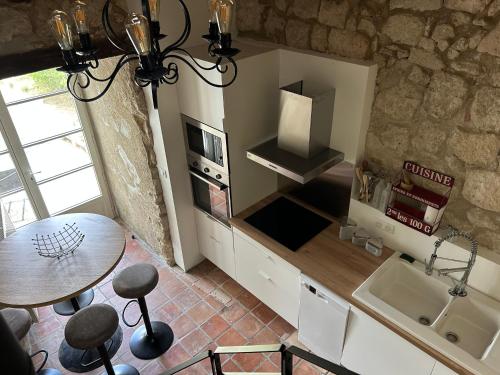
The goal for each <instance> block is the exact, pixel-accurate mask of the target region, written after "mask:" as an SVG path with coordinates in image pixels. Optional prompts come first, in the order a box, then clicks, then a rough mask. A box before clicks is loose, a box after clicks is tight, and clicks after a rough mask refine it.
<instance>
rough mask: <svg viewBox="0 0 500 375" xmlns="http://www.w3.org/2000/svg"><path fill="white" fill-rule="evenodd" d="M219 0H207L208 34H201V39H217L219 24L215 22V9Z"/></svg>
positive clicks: (214, 40)
mask: <svg viewBox="0 0 500 375" xmlns="http://www.w3.org/2000/svg"><path fill="white" fill-rule="evenodd" d="M218 9H219V0H208V34H205V35H203V39H206V40H208V41H209V42H211V43H215V42H218V41H219V24H218V23H217V11H218Z"/></svg>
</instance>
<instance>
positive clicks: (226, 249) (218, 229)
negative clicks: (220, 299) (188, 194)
mask: <svg viewBox="0 0 500 375" xmlns="http://www.w3.org/2000/svg"><path fill="white" fill-rule="evenodd" d="M195 219H196V226H197V232H198V245H199V247H200V252H201V253H202V254H203V255H204V256H205V257H206V258H207V259H208V260H210V261H211V262H212V263H213V264H215V265H216V266H217V267H219V268H220V269H221V270H222V271H224V272H225V273H227V274H228V275H229V276H230V277H232V278H233V279H234V278H235V277H236V274H235V265H234V247H233V232H232V231H231V229H229V228H227V227H225V226H224V225H222V224H221V223H219V222H217V221H215V220H213V219H212V218H210V217H209V216H207V214H205V213H204V212H202V211H200V210H198V209H195Z"/></svg>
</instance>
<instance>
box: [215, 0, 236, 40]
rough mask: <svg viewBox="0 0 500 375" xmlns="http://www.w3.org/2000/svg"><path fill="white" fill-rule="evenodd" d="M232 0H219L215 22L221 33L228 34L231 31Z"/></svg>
mask: <svg viewBox="0 0 500 375" xmlns="http://www.w3.org/2000/svg"><path fill="white" fill-rule="evenodd" d="M233 5H234V3H233V1H232V0H219V7H218V9H217V22H218V24H219V31H220V33H221V34H229V33H230V32H231V19H232V17H233Z"/></svg>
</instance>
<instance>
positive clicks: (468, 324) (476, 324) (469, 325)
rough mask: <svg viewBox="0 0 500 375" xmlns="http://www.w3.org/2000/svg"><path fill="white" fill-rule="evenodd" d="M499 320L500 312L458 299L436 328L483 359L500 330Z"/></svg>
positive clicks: (470, 301) (450, 339)
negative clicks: (499, 313)
mask: <svg viewBox="0 0 500 375" xmlns="http://www.w3.org/2000/svg"><path fill="white" fill-rule="evenodd" d="M499 318H500V316H499V315H498V311H496V310H494V309H492V308H491V307H489V306H487V305H485V304H482V303H480V302H479V301H476V300H472V299H470V298H457V299H455V300H454V301H453V303H451V305H450V308H449V309H448V310H447V311H446V313H445V314H444V315H443V317H442V319H440V321H439V323H438V324H437V325H436V331H437V332H438V334H440V335H441V336H443V337H444V338H446V339H447V340H449V341H451V342H454V343H455V345H457V346H458V347H460V348H462V349H463V350H465V351H466V352H468V353H470V354H471V355H472V356H474V357H475V358H477V359H481V358H483V356H485V354H486V349H487V348H488V347H489V346H490V345H491V344H492V343H493V339H494V338H495V336H496V333H497V332H498V330H499V329H500V327H499V323H500V322H499Z"/></svg>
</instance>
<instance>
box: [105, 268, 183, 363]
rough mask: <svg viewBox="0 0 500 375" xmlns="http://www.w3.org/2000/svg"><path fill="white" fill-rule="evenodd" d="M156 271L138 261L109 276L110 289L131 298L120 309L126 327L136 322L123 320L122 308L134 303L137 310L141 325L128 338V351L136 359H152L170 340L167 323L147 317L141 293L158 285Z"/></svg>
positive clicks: (172, 337)
mask: <svg viewBox="0 0 500 375" xmlns="http://www.w3.org/2000/svg"><path fill="white" fill-rule="evenodd" d="M158 279H159V276H158V271H157V270H156V268H155V267H154V266H153V265H151V264H147V263H138V264H134V265H133V266H130V267H127V268H125V269H124V270H122V271H121V272H120V273H118V275H116V276H115V278H114V279H113V289H114V290H115V293H116V294H117V295H119V296H120V297H122V298H127V299H133V300H132V301H130V302H129V303H127V305H126V306H125V308H124V309H123V313H122V317H123V321H124V323H125V324H126V325H127V326H129V327H134V326H136V325H137V324H139V321H140V319H139V320H138V321H137V323H135V324H129V323H128V322H127V321H126V320H125V317H124V316H125V310H126V309H127V307H128V306H129V305H130V304H131V303H133V302H137V303H138V304H139V307H140V309H141V314H142V320H143V321H144V325H143V326H141V327H139V328H137V329H136V330H135V332H134V333H133V335H132V337H131V338H130V350H131V351H132V354H133V355H135V356H136V357H137V358H140V359H153V358H157V357H159V356H161V355H162V354H163V353H165V352H166V351H167V350H168V349H169V348H170V347H171V346H172V342H173V341H174V333H173V331H172V329H171V328H170V327H169V325H168V324H166V323H163V322H159V321H155V322H151V321H150V319H149V313H148V308H147V305H146V299H145V296H146V295H147V294H149V293H151V291H153V289H154V288H155V287H156V285H158Z"/></svg>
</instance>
